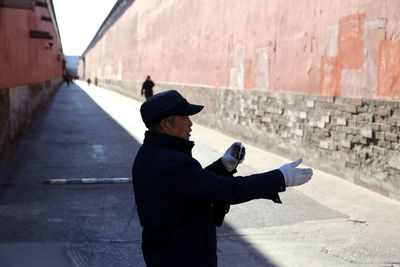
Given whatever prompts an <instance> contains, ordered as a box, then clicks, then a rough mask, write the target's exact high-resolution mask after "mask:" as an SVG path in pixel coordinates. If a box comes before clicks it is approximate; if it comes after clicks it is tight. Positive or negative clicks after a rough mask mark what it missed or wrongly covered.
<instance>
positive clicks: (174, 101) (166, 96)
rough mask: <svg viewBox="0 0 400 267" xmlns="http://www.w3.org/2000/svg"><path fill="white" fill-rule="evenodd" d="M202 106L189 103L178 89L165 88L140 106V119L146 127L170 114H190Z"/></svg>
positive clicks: (196, 111)
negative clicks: (165, 89)
mask: <svg viewBox="0 0 400 267" xmlns="http://www.w3.org/2000/svg"><path fill="white" fill-rule="evenodd" d="M203 108H204V106H201V105H194V104H190V103H189V102H188V101H187V100H186V99H185V98H184V97H183V96H182V95H181V94H180V93H178V91H176V90H167V91H164V92H161V93H158V94H155V95H153V96H152V97H150V98H149V99H147V101H146V102H144V103H143V104H142V106H141V107H140V114H141V115H142V120H143V122H144V124H145V125H146V127H147V128H149V127H151V126H153V125H154V124H156V123H158V122H160V121H161V120H163V119H165V118H167V117H169V116H172V115H181V116H190V115H194V114H197V113H199V112H200V111H201V110H202V109H203Z"/></svg>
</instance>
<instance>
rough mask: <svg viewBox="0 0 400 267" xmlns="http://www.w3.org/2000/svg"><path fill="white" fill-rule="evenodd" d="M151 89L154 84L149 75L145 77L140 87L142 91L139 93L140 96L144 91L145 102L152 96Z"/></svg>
mask: <svg viewBox="0 0 400 267" xmlns="http://www.w3.org/2000/svg"><path fill="white" fill-rule="evenodd" d="M153 87H154V83H153V81H152V80H151V77H150V75H149V76H147V78H146V80H145V81H144V83H143V85H142V91H141V95H143V91H144V96H145V97H146V100H147V99H149V98H150V97H152V96H153Z"/></svg>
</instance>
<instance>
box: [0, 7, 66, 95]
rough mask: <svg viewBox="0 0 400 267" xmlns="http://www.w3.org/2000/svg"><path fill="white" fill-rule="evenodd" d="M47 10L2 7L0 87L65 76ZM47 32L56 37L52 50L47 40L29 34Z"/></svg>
mask: <svg viewBox="0 0 400 267" xmlns="http://www.w3.org/2000/svg"><path fill="white" fill-rule="evenodd" d="M41 16H47V17H49V16H50V15H49V10H48V9H47V8H43V7H38V6H36V7H35V9H34V11H30V10H23V9H14V8H4V7H1V5H0V40H1V41H0V88H5V87H13V86H18V85H24V84H31V83H37V82H41V81H47V80H52V79H55V78H59V77H61V76H62V73H63V71H62V58H61V59H60V60H57V56H58V55H61V56H62V52H61V51H60V48H61V45H60V41H59V39H58V37H57V34H56V33H55V30H54V26H53V24H52V22H47V21H42V20H41ZM31 30H36V31H47V32H49V33H50V35H52V36H53V37H54V39H53V43H54V45H53V47H52V49H46V48H45V47H46V46H47V45H48V40H45V39H34V38H30V31H31Z"/></svg>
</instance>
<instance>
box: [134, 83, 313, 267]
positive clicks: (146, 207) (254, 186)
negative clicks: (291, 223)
mask: <svg viewBox="0 0 400 267" xmlns="http://www.w3.org/2000/svg"><path fill="white" fill-rule="evenodd" d="M202 108H203V106H199V105H193V104H189V103H188V102H187V100H186V99H185V98H183V97H182V96H181V95H180V94H179V93H178V92H177V91H175V90H169V91H165V92H162V93H159V94H157V95H154V96H153V97H151V98H149V99H148V100H147V101H146V102H145V103H143V104H142V106H141V109H140V112H141V115H142V119H143V121H144V123H145V125H146V127H147V128H148V129H149V131H147V132H146V133H145V138H144V141H143V145H142V146H141V147H140V149H139V151H138V153H137V155H136V158H135V161H134V163H133V168H132V178H133V188H134V194H135V200H136V205H137V211H138V215H139V219H140V223H141V225H142V227H143V232H142V251H143V256H144V259H145V261H146V264H147V266H199V267H200V266H201V267H204V266H217V253H216V249H217V241H216V227H215V226H216V225H217V226H220V225H221V224H222V221H223V218H224V215H225V213H226V212H227V211H228V209H229V205H230V204H238V203H243V202H246V201H249V200H252V199H258V198H265V199H271V200H272V201H274V202H276V203H281V201H280V199H279V195H278V193H279V192H283V191H285V189H286V186H295V185H300V184H303V183H306V182H308V181H309V180H310V179H311V176H312V169H309V168H304V169H301V168H296V167H297V165H299V164H300V163H301V159H300V160H298V161H295V162H292V163H289V164H286V165H283V166H282V167H280V168H279V169H276V170H272V171H269V172H265V173H259V174H254V175H250V176H245V177H240V176H236V177H234V176H233V174H234V173H235V172H236V167H237V165H238V164H239V163H241V161H242V160H243V157H241V156H240V153H238V151H239V150H240V149H241V148H242V149H243V146H242V145H241V144H240V143H239V142H235V143H234V144H233V145H232V146H231V147H230V148H228V150H227V151H226V152H225V154H224V155H223V157H222V158H220V159H218V160H217V161H215V162H214V163H212V164H211V165H210V166H208V167H206V168H204V169H203V168H202V166H201V165H200V163H199V162H198V161H197V160H195V159H194V158H193V157H192V154H191V150H192V148H193V146H194V142H192V141H189V138H190V132H191V126H192V122H191V120H190V118H189V116H190V115H194V114H196V113H198V112H200V111H201V110H202Z"/></svg>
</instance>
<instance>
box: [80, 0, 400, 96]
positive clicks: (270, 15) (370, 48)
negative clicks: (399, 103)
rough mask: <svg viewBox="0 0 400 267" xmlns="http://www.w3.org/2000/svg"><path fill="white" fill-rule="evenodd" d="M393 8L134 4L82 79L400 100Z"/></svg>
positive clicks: (231, 1) (192, 1) (216, 0)
mask: <svg viewBox="0 0 400 267" xmlns="http://www.w3.org/2000/svg"><path fill="white" fill-rule="evenodd" d="M399 17H400V1H398V0H387V1H370V0H358V1H354V0H330V1H327V0H316V1H309V0H288V1H281V0H270V1H265V0H248V1H243V0H208V1H197V0H169V1H159V0H136V1H135V2H134V3H133V5H132V6H131V7H130V8H129V9H128V10H127V12H125V14H124V15H123V16H122V17H121V18H120V19H119V20H118V21H117V22H116V23H115V24H114V25H113V26H112V27H111V28H110V29H109V30H108V31H107V33H106V34H105V35H104V36H103V38H102V39H101V40H100V41H99V42H98V43H97V44H96V46H94V47H93V48H92V49H91V50H90V51H88V53H87V54H86V55H85V59H86V69H85V73H83V65H82V62H81V64H80V66H79V70H80V73H79V74H80V76H81V77H83V76H84V74H85V76H86V78H87V77H92V78H93V77H94V76H98V77H99V78H100V79H111V80H136V81H142V80H144V78H145V77H146V75H148V74H149V75H151V76H152V78H153V79H154V80H155V81H156V82H165V83H174V84H191V85H206V86H213V87H217V88H218V87H224V88H237V89H244V90H246V89H247V90H258V91H271V92H276V91H279V92H294V93H304V94H315V95H326V96H342V97H355V98H390V99H399V98H400V60H399V50H400V23H399Z"/></svg>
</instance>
